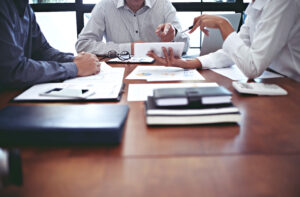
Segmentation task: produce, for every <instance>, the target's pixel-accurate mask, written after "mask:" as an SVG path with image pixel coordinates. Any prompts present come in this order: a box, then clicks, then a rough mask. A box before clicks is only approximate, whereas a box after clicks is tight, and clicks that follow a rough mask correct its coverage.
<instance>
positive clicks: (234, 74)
mask: <svg viewBox="0 0 300 197" xmlns="http://www.w3.org/2000/svg"><path fill="white" fill-rule="evenodd" d="M211 70H212V71H214V72H216V73H218V74H220V75H223V76H225V77H227V78H229V79H231V80H247V79H248V77H246V76H245V75H244V73H243V72H242V71H241V70H240V69H239V68H238V67H237V65H233V66H231V67H227V68H215V69H211ZM279 77H283V76H282V75H278V74H276V73H272V72H269V71H265V72H263V74H262V75H261V76H260V77H258V79H267V78H279Z"/></svg>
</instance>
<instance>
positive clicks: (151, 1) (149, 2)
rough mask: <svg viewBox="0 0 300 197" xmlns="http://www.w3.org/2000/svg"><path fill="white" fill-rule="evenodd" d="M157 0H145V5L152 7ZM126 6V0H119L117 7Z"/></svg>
mask: <svg viewBox="0 0 300 197" xmlns="http://www.w3.org/2000/svg"><path fill="white" fill-rule="evenodd" d="M155 1H156V0H145V6H146V7H149V8H152V6H153V4H154V2H155ZM124 6H125V0H117V6H116V7H117V8H121V7H124Z"/></svg>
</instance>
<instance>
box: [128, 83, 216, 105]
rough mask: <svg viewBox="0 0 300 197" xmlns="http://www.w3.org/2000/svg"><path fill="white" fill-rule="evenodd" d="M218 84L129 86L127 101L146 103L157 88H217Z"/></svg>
mask: <svg viewBox="0 0 300 197" xmlns="http://www.w3.org/2000/svg"><path fill="white" fill-rule="evenodd" d="M217 86H218V84H217V83H156V84H129V87H128V96H127V101H146V100H147V97H148V96H153V90H154V89H157V88H186V87H191V88H197V87H217Z"/></svg>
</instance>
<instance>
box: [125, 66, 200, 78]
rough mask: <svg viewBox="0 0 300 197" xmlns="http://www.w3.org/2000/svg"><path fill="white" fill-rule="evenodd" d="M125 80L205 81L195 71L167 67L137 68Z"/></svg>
mask: <svg viewBox="0 0 300 197" xmlns="http://www.w3.org/2000/svg"><path fill="white" fill-rule="evenodd" d="M126 79H135V80H147V81H185V80H191V81H195V80H205V79H204V77H203V76H202V75H201V74H200V73H199V72H198V71H197V70H195V69H183V68H178V67H169V66H137V67H136V68H135V69H134V70H133V71H132V72H131V73H130V74H129V75H128V76H127V77H126Z"/></svg>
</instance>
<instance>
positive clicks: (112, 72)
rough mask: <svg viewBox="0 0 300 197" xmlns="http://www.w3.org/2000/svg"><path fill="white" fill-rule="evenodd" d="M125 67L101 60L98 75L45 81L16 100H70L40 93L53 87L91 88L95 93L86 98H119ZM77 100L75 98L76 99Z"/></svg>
mask: <svg viewBox="0 0 300 197" xmlns="http://www.w3.org/2000/svg"><path fill="white" fill-rule="evenodd" d="M124 70H125V68H112V67H110V66H109V65H107V64H106V63H105V62H101V72H100V73H99V74H97V75H92V76H87V77H77V78H73V79H69V80H66V81H64V82H62V83H44V84H38V85H34V86H32V87H31V88H29V89H28V90H26V91H25V92H23V93H22V94H20V95H19V96H17V97H15V98H14V100H15V101H26V100H27V101H31V100H33V101H34V100H41V101H42V100H70V98H68V97H52V96H41V95H40V94H41V93H43V92H46V91H49V90H51V89H53V88H71V89H91V90H93V91H94V92H95V93H94V94H93V95H91V96H89V97H88V98H86V100H98V99H100V100H101V99H117V98H118V97H119V94H120V91H121V89H122V86H123V76H124ZM74 100H75V99H74Z"/></svg>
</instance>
